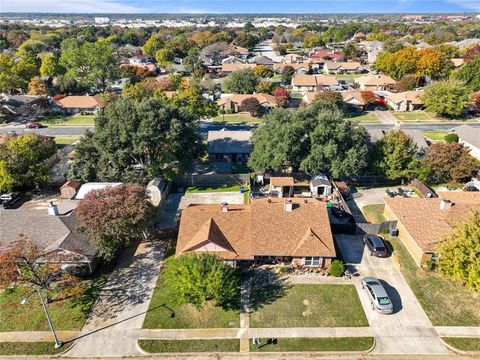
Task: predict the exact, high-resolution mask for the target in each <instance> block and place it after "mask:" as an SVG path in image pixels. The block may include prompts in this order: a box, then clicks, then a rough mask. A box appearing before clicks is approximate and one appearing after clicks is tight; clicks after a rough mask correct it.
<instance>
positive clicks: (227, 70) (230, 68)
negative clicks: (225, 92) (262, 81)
mask: <svg viewBox="0 0 480 360" xmlns="http://www.w3.org/2000/svg"><path fill="white" fill-rule="evenodd" d="M256 66H257V65H256V64H243V63H234V64H222V73H223V74H231V73H232V72H234V71H238V70H243V69H253V68H255V67H256Z"/></svg>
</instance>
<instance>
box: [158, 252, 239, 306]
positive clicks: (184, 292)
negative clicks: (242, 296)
mask: <svg viewBox="0 0 480 360" xmlns="http://www.w3.org/2000/svg"><path fill="white" fill-rule="evenodd" d="M165 279H166V281H167V282H168V283H169V284H170V285H171V287H172V288H174V289H175V291H174V292H173V293H172V296H173V300H174V301H175V302H176V303H177V304H192V305H194V306H196V307H201V306H203V305H205V304H206V303H207V302H208V301H212V302H213V303H214V304H215V305H217V306H221V307H225V308H230V307H232V306H233V305H234V304H237V303H238V301H237V300H236V298H238V296H239V287H240V280H239V279H240V277H239V275H238V273H237V270H236V269H234V268H232V267H230V266H228V265H226V264H225V263H224V262H223V261H222V260H221V259H219V258H218V257H217V256H216V255H214V254H209V253H203V254H196V253H194V252H192V253H187V254H184V255H182V256H180V257H179V258H176V259H173V258H171V259H169V260H167V264H166V266H165Z"/></svg>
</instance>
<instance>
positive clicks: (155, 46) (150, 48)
mask: <svg viewBox="0 0 480 360" xmlns="http://www.w3.org/2000/svg"><path fill="white" fill-rule="evenodd" d="M164 46H165V43H164V42H163V41H162V40H161V39H160V37H159V36H158V35H152V36H150V38H149V39H148V40H147V41H146V42H145V45H143V47H142V53H144V54H146V55H150V56H151V57H155V54H156V53H157V51H158V50H160V49H161V48H162V47H164Z"/></svg>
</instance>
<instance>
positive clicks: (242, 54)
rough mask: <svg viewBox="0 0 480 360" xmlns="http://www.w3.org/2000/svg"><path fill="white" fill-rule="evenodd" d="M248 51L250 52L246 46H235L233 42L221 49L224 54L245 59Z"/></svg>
mask: <svg viewBox="0 0 480 360" xmlns="http://www.w3.org/2000/svg"><path fill="white" fill-rule="evenodd" d="M249 53H250V51H249V50H248V49H247V48H244V47H241V46H237V45H234V44H229V45H228V46H227V48H226V49H225V50H224V51H223V54H224V55H225V56H232V55H233V56H236V57H239V58H242V59H245V60H246V59H247V57H248V54H249Z"/></svg>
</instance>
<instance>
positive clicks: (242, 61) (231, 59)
mask: <svg viewBox="0 0 480 360" xmlns="http://www.w3.org/2000/svg"><path fill="white" fill-rule="evenodd" d="M222 64H245V59H243V58H240V57H237V56H233V55H231V56H228V57H226V58H225V59H223V60H222Z"/></svg>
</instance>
